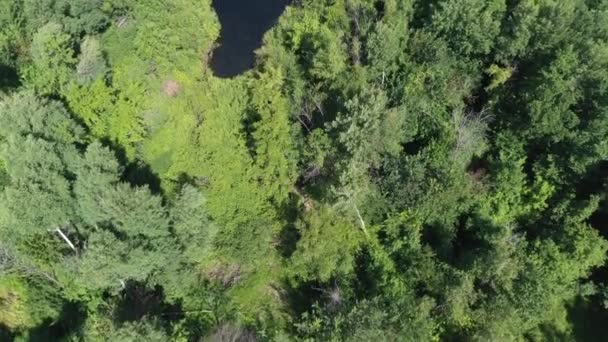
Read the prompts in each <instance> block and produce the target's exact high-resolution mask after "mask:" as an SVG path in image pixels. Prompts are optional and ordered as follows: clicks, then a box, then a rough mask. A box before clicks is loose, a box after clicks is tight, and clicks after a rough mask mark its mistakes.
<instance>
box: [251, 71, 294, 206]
mask: <svg viewBox="0 0 608 342" xmlns="http://www.w3.org/2000/svg"><path fill="white" fill-rule="evenodd" d="M282 78H283V75H282V73H281V70H280V69H275V68H273V67H271V66H270V67H268V68H267V70H265V72H264V73H262V74H260V75H259V79H256V80H255V83H256V85H257V87H254V90H253V94H252V99H251V101H252V105H253V108H254V110H255V112H256V114H257V115H258V117H259V119H258V122H256V123H255V124H254V125H253V129H254V130H255V131H254V133H253V139H254V145H255V168H256V169H257V170H256V171H255V172H258V173H259V174H260V178H261V179H260V182H261V183H262V184H261V186H262V187H263V188H264V191H267V192H268V197H269V199H271V200H273V201H274V202H276V203H277V204H280V203H281V202H283V201H284V200H285V196H286V195H287V194H288V193H289V189H290V188H291V186H292V185H293V183H294V182H295V176H296V175H295V171H296V151H295V149H294V147H295V146H296V145H297V143H296V142H295V141H296V139H295V138H296V136H295V132H294V131H293V126H294V125H293V124H292V123H291V120H290V112H291V110H290V108H289V105H288V102H287V99H286V98H285V97H284V96H282V94H281V92H282V89H281V86H282V82H283V80H282Z"/></svg>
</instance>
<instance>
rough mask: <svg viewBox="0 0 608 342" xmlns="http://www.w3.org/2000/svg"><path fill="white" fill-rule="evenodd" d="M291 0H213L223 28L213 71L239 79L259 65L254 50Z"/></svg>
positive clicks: (213, 61)
mask: <svg viewBox="0 0 608 342" xmlns="http://www.w3.org/2000/svg"><path fill="white" fill-rule="evenodd" d="M289 2H290V0H213V8H215V11H216V13H217V15H218V17H219V19H220V23H221V25H222V31H221V36H220V40H219V42H218V43H219V44H220V45H219V46H218V47H217V48H216V49H215V51H214V52H213V58H212V59H211V68H212V69H213V71H214V72H215V74H216V75H217V76H219V77H232V76H236V75H238V74H240V73H242V72H244V71H246V70H248V69H250V68H251V67H253V64H254V62H255V55H254V51H255V49H257V48H258V47H260V45H261V43H262V37H263V36H264V33H265V32H266V31H268V30H269V29H270V28H271V27H272V26H273V25H274V24H275V23H276V21H277V19H278V17H279V16H280V15H281V14H282V13H283V10H284V9H285V6H287V4H288V3H289Z"/></svg>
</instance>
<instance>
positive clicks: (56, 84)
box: [24, 22, 76, 94]
mask: <svg viewBox="0 0 608 342" xmlns="http://www.w3.org/2000/svg"><path fill="white" fill-rule="evenodd" d="M31 56H32V64H31V65H29V66H28V67H27V68H26V69H25V71H24V78H25V79H26V81H27V82H28V83H29V84H30V85H31V86H32V88H34V89H35V90H36V91H38V92H39V93H42V94H52V93H58V92H59V91H60V90H62V88H63V87H64V86H65V85H66V84H67V82H68V81H69V79H70V76H71V73H72V67H73V66H74V64H75V62H76V59H75V58H74V51H73V50H72V48H71V38H70V35H69V34H67V33H65V32H64V31H63V27H62V26H61V25H60V24H57V23H53V22H50V23H48V24H46V25H44V26H42V27H40V29H38V31H37V32H36V33H35V34H34V36H33V38H32V46H31Z"/></svg>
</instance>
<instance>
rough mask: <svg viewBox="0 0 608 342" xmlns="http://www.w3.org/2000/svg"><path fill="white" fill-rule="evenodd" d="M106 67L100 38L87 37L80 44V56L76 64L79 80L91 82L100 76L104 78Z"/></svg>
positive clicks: (85, 82) (86, 82)
mask: <svg viewBox="0 0 608 342" xmlns="http://www.w3.org/2000/svg"><path fill="white" fill-rule="evenodd" d="M106 69H107V66H106V65H105V60H104V58H103V55H102V51H101V45H100V43H99V40H97V39H96V38H94V37H85V39H84V40H83V41H82V44H81V45H80V56H78V65H77V66H76V74H77V77H78V81H79V82H80V83H84V84H90V83H92V82H93V81H95V80H97V79H99V78H103V77H104V76H105V73H106Z"/></svg>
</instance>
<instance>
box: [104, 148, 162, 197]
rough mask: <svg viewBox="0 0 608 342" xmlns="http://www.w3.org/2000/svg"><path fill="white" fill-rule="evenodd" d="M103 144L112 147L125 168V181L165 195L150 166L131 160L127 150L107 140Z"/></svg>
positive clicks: (157, 177) (137, 160)
mask: <svg viewBox="0 0 608 342" xmlns="http://www.w3.org/2000/svg"><path fill="white" fill-rule="evenodd" d="M101 142H102V143H103V145H104V146H108V147H110V149H111V150H112V151H113V152H114V155H115V156H116V159H117V160H118V162H119V163H120V165H123V166H124V172H123V174H122V180H123V181H125V182H127V183H129V184H131V185H133V186H147V187H148V188H149V189H150V191H151V192H152V193H153V194H155V195H163V192H162V188H161V185H160V184H161V182H160V177H159V176H158V175H157V174H156V173H155V172H154V170H152V168H151V167H150V165H148V164H146V163H144V162H143V161H141V160H139V159H136V160H129V158H128V157H127V153H126V151H125V149H124V148H123V147H122V146H120V145H117V144H116V143H114V142H112V141H111V140H109V139H107V138H104V139H101Z"/></svg>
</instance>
